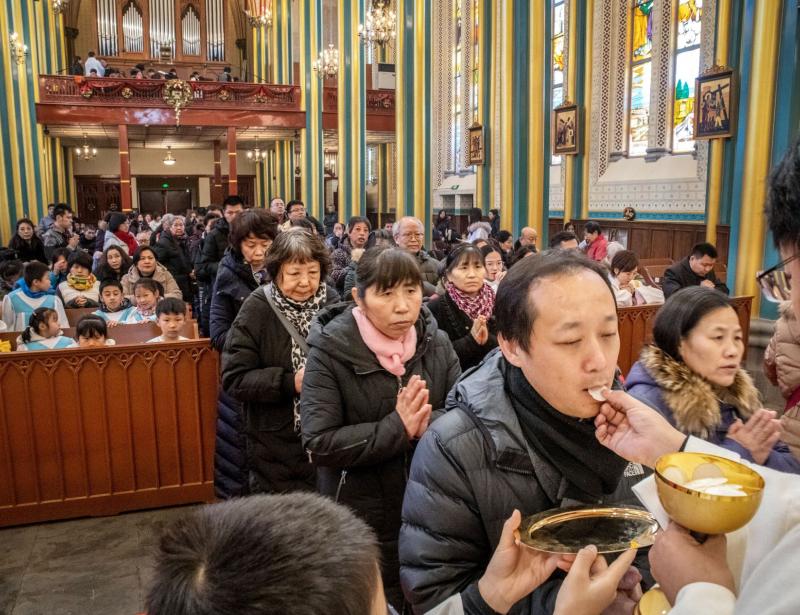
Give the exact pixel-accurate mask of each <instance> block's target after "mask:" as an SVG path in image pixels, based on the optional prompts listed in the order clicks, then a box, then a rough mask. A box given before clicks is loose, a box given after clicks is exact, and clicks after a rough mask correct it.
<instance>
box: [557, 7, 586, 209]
mask: <svg viewBox="0 0 800 615" xmlns="http://www.w3.org/2000/svg"><path fill="white" fill-rule="evenodd" d="M567 10H568V14H567V23H568V25H567V43H568V51H567V83H566V86H567V87H566V90H565V92H566V96H565V98H566V99H568V100H570V101H572V102H573V103H575V104H576V105H577V106H578V114H579V120H580V119H583V120H584V121H585V119H586V118H588V117H589V116H588V113H587V114H581V111H582V108H583V106H584V102H585V99H586V96H585V94H584V80H583V79H582V77H583V73H584V72H585V71H587V70H589V68H588V67H587V66H586V59H587V58H586V55H585V46H586V40H587V39H586V37H585V36H584V30H585V28H586V12H587V11H588V10H590V9H589V7H586V6H585V5H584V4H583V3H581V2H579V1H578V0H569V1H568V2H567ZM583 126H586V124H583ZM586 132H587V131H586V130H585V129H584V130H583V135H585V134H586ZM588 142H589V139H587V138H583V143H580V144H579V147H581V153H580V154H578V155H577V156H564V157H563V159H562V160H563V164H564V175H565V178H564V222H568V221H569V220H571V219H572V218H574V217H575V216H576V213H577V212H576V209H579V208H580V206H581V203H582V197H581V195H582V188H583V174H582V171H583V168H584V167H587V168H588V163H589V157H588V156H587V152H586V147H585V144H587V143H588Z"/></svg>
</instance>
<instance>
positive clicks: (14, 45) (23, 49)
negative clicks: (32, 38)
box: [8, 32, 28, 66]
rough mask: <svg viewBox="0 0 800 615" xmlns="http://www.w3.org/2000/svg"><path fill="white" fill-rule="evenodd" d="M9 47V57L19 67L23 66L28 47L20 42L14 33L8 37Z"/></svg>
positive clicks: (18, 36)
mask: <svg viewBox="0 0 800 615" xmlns="http://www.w3.org/2000/svg"><path fill="white" fill-rule="evenodd" d="M8 42H9V47H10V48H11V57H12V58H14V60H15V61H16V63H17V64H18V65H20V66H22V65H23V64H25V56H26V55H28V46H27V45H26V44H25V43H23V42H22V38H21V37H20V35H19V34H17V33H16V32H12V33H11V35H10V36H9V37H8Z"/></svg>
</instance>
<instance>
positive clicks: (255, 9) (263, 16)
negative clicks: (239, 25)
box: [244, 0, 272, 28]
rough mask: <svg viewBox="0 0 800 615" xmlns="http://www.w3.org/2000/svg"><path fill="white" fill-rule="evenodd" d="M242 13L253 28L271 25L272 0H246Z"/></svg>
mask: <svg viewBox="0 0 800 615" xmlns="http://www.w3.org/2000/svg"><path fill="white" fill-rule="evenodd" d="M247 6H248V8H247V9H246V10H245V12H244V14H245V15H247V20H248V21H249V22H250V25H251V26H252V27H253V28H263V27H264V26H266V27H268V28H269V27H271V26H272V0H247Z"/></svg>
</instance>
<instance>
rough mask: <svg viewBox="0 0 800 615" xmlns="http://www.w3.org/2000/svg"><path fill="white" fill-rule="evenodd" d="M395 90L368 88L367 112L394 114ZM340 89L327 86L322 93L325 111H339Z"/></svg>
mask: <svg viewBox="0 0 800 615" xmlns="http://www.w3.org/2000/svg"><path fill="white" fill-rule="evenodd" d="M394 103H395V96H394V90H367V99H366V112H367V113H370V114H376V115H394V109H395V104H394ZM338 104H339V91H338V90H337V89H336V88H325V91H324V92H323V94H322V110H323V111H324V112H325V113H337V112H338Z"/></svg>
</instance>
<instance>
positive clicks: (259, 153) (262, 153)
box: [247, 137, 269, 164]
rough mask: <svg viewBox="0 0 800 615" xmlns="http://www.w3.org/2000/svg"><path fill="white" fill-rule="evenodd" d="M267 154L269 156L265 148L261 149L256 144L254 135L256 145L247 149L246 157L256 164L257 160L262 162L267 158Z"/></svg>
mask: <svg viewBox="0 0 800 615" xmlns="http://www.w3.org/2000/svg"><path fill="white" fill-rule="evenodd" d="M267 156H269V152H268V151H267V150H262V149H261V148H260V147H259V146H258V137H256V146H255V147H254V148H253V149H251V150H248V151H247V159H248V160H252V161H253V162H255V163H256V164H258V163H259V162H264V161H265V160H266V159H267Z"/></svg>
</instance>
